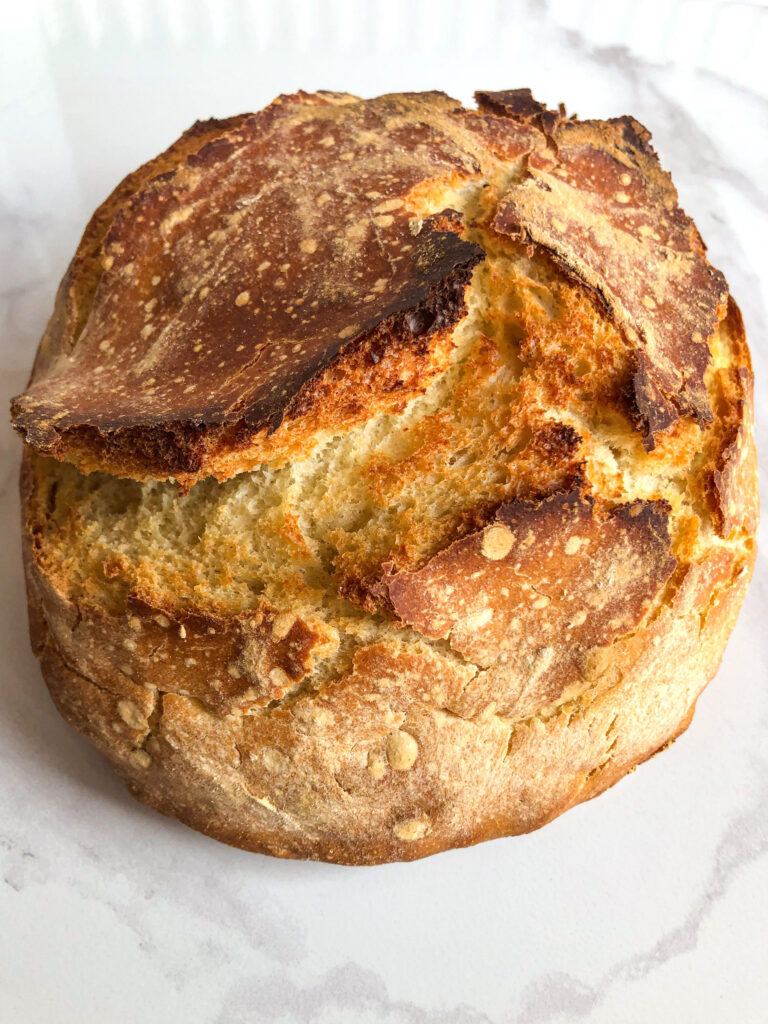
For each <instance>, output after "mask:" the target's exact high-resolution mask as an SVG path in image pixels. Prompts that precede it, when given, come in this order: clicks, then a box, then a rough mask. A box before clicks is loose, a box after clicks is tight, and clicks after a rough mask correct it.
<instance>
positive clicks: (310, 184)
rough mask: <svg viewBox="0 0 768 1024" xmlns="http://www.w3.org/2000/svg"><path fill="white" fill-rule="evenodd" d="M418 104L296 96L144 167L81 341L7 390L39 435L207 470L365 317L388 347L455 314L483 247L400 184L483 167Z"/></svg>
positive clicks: (55, 442)
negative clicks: (179, 160) (417, 205)
mask: <svg viewBox="0 0 768 1024" xmlns="http://www.w3.org/2000/svg"><path fill="white" fill-rule="evenodd" d="M429 101H430V102H431V103H435V102H437V98H436V97H430V98H429ZM423 102H424V101H423V100H420V99H418V98H417V99H411V100H409V99H408V98H405V97H389V98H388V97H384V98H382V99H381V100H377V101H371V102H368V103H362V102H346V103H342V102H338V99H337V98H334V97H328V96H317V97H308V96H305V95H300V96H297V97H286V98H283V99H282V100H281V101H280V102H278V103H276V104H273V105H272V106H271V107H269V108H267V110H265V111H262V112H261V113H259V114H256V115H253V116H251V117H249V118H247V119H245V120H244V121H242V122H241V123H238V124H236V125H235V126H234V127H233V128H232V129H231V130H229V131H222V133H221V135H220V136H219V137H217V138H214V139H212V140H211V139H209V140H208V141H207V142H206V143H205V145H203V147H202V149H200V150H199V152H196V153H195V152H193V153H192V154H191V155H188V156H187V158H186V160H185V161H184V162H183V164H181V165H180V166H179V167H177V168H175V169H174V170H171V171H168V172H166V173H163V174H161V175H159V176H158V177H155V178H153V179H151V180H150V181H148V182H146V183H144V184H143V187H141V188H140V189H139V190H138V191H137V192H136V193H135V194H133V195H131V196H130V198H128V200H127V201H125V202H124V203H123V204H122V205H121V206H120V207H119V208H118V211H117V213H116V215H115V216H114V220H113V221H112V225H111V227H110V229H109V231H108V233H107V235H106V238H105V240H104V246H103V250H102V252H101V262H102V266H103V272H102V273H101V274H100V275H99V276H98V282H97V284H96V287H95V291H94V293H93V296H92V303H91V305H90V308H89V309H88V311H87V316H85V315H84V317H79V318H78V319H84V322H83V327H82V330H81V331H80V332H79V333H78V334H77V336H76V339H75V341H74V347H72V348H71V351H70V352H67V353H62V354H61V356H60V358H58V359H54V361H53V362H52V363H51V364H50V365H48V366H47V367H46V373H45V375H44V376H43V377H40V378H38V379H36V380H35V382H34V383H33V384H32V385H31V386H30V388H29V390H28V391H27V392H26V394H24V395H22V396H20V397H19V398H17V399H16V400H15V401H14V404H13V417H14V420H15V425H16V427H17V429H18V430H19V431H20V433H22V435H23V436H24V437H25V439H26V440H27V441H28V443H30V444H31V445H32V446H33V447H35V448H36V449H37V450H38V451H40V452H44V453H46V454H53V455H57V456H59V457H65V456H66V451H67V448H68V447H73V448H78V447H79V448H88V447H90V448H93V449H94V450H95V452H96V457H97V458H99V457H102V456H103V457H104V459H105V460H106V461H107V462H112V463H114V462H115V461H117V460H118V456H119V454H120V453H121V452H123V453H126V455H127V460H126V461H127V462H128V463H129V464H131V463H132V464H133V465H134V466H135V467H136V469H137V475H141V468H142V466H143V468H144V470H145V473H146V472H151V473H154V474H156V475H163V476H165V475H169V474H170V475H173V474H182V475H184V474H196V473H198V472H199V471H201V469H202V468H203V464H204V461H205V459H206V457H207V456H208V455H209V453H211V452H212V451H215V450H216V449H217V448H218V447H219V446H221V445H225V446H226V445H228V444H231V443H232V442H233V441H235V443H237V442H238V441H240V439H241V438H242V434H243V431H246V432H248V433H249V434H250V435H253V434H256V433H258V432H259V431H261V430H263V429H267V430H274V429H275V428H276V426H277V425H278V424H279V423H280V422H281V421H282V419H283V416H284V415H285V413H286V410H287V408H288V407H289V405H290V404H291V402H292V401H294V400H295V399H296V398H297V396H298V395H299V393H300V391H301V388H302V386H303V385H304V384H305V383H306V382H307V381H309V380H311V379H312V377H313V376H315V375H316V374H317V373H318V372H320V371H321V370H322V369H323V368H324V367H326V366H327V365H328V364H329V363H330V362H331V361H332V360H333V359H334V357H335V356H336V355H337V354H338V353H339V351H340V350H341V349H342V348H344V347H346V346H349V345H350V344H354V343H355V342H357V343H363V342H364V340H365V339H366V338H367V335H368V334H369V332H371V331H372V330H376V329H377V328H378V341H379V344H380V345H381V346H384V345H386V344H387V343H388V341H389V339H390V337H391V339H392V341H393V342H397V341H398V340H401V337H402V335H403V334H404V333H406V332H407V333H409V334H410V335H412V336H414V337H419V338H422V339H423V337H424V336H427V337H428V336H430V335H431V334H433V333H435V332H437V331H438V330H440V329H441V328H445V327H446V326H447V325H452V324H453V323H454V322H455V320H456V319H457V318H458V317H460V316H461V315H462V314H463V311H464V305H463V285H464V284H465V283H466V281H467V279H468V276H469V271H470V270H471V267H472V266H473V265H474V263H476V262H477V261H478V260H479V259H480V258H481V257H482V251H481V250H480V249H479V248H478V247H477V246H475V245H473V244H471V243H468V242H464V241H462V240H461V239H460V238H458V237H457V236H456V234H455V233H454V232H455V231H456V230H457V229H458V228H459V227H460V223H457V222H456V219H455V218H451V217H443V218H442V219H441V221H440V224H439V226H438V225H435V224H432V223H430V222H429V221H427V222H425V223H424V224H423V226H422V225H420V226H419V228H418V229H417V228H415V227H414V225H413V223H412V215H411V214H410V213H409V212H408V210H407V209H406V207H405V205H404V200H405V197H406V196H407V194H408V192H409V191H410V190H411V189H412V188H414V187H415V186H417V185H423V184H424V182H425V180H426V181H428V180H431V179H432V178H434V179H436V180H439V179H441V178H443V179H445V180H452V179H453V177H454V176H456V175H458V176H460V177H461V176H465V177H466V176H467V175H471V174H475V173H476V172H477V170H478V167H477V164H476V161H475V160H474V158H473V157H472V155H471V154H469V153H467V152H465V151H464V150H462V149H461V148H460V147H459V146H458V145H457V144H456V142H454V141H453V140H451V139H450V138H449V137H448V136H447V135H445V134H444V133H443V132H442V131H441V130H440V129H439V128H438V127H436V126H435V125H430V124H428V123H426V121H422V120H421V119H420V118H419V116H418V113H419V110H420V105H421V104H423ZM310 168H311V174H310V173H309V169H310Z"/></svg>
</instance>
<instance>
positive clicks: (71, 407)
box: [12, 90, 757, 864]
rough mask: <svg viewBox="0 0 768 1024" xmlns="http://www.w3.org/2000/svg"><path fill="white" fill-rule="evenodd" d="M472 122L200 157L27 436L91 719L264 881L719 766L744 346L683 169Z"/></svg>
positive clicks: (60, 313)
mask: <svg viewBox="0 0 768 1024" xmlns="http://www.w3.org/2000/svg"><path fill="white" fill-rule="evenodd" d="M476 98H477V104H478V106H477V109H465V108H463V107H462V106H460V105H459V104H458V103H457V102H456V101H455V100H452V99H450V98H449V97H447V96H445V95H444V94H442V93H424V94H406V95H396V96H384V97H381V98H379V99H375V100H360V99H357V98H356V97H353V96H348V95H341V94H336V93H317V94H312V95H310V94H306V93H299V94H297V95H295V96H285V97H281V98H279V99H278V100H276V101H275V102H274V103H273V104H271V105H270V106H269V107H267V108H266V109H265V110H264V111H262V112H261V113H258V114H251V115H243V116H241V117H234V118H231V119H230V120H228V121H209V122H206V123H203V124H196V125H195V126H194V127H193V128H192V129H191V130H190V131H188V132H187V133H186V134H185V135H184V136H182V138H181V139H180V140H179V141H178V142H176V143H175V144H174V145H173V146H172V147H171V148H170V149H169V150H167V151H166V152H165V153H163V154H162V155H161V156H159V157H158V158H157V159H155V160H153V161H151V162H150V163H149V164H147V165H145V166H144V167H142V168H141V169H140V170H138V171H136V172H135V173H134V174H132V175H130V176H129V177H128V178H126V180H125V181H124V182H123V183H122V184H121V185H119V186H118V188H117V189H116V191H115V192H114V193H113V194H112V195H111V196H110V198H109V199H108V200H107V201H106V202H105V203H104V204H103V205H102V206H101V207H100V208H99V209H98V210H97V211H96V213H95V214H94V216H93V218H92V220H91V222H90V223H89V225H88V227H87V228H86V231H85V235H84V237H83V240H82V242H81V244H80V247H79V248H78V251H77V253H76V254H75V257H74V259H73V261H72V263H71V265H70V267H69V269H68V271H67V273H66V275H65V277H64V280H63V282H62V285H61V288H60V290H59V294H58V297H57V300H56V304H55V308H54V312H53V315H52V317H51V320H50V322H49V324H48V327H47V329H46V332H45V335H44V337H43V340H42V342H41V345H40V348H39V351H38V354H37V359H36V362H35V367H34V371H33V375H32V379H31V382H30V385H29V387H28V389H27V391H26V392H25V393H24V394H23V395H21V396H19V397H18V398H17V399H15V400H14V403H13V410H12V412H13V419H14V423H15V426H16V428H17V430H18V431H19V433H20V434H21V436H22V437H23V439H24V441H25V445H24V449H25V451H24V463H23V472H22V489H23V505H24V516H25V531H24V550H25V561H26V571H27V582H28V589H29V606H30V618H31V629H32V636H33V642H34V646H35V649H36V651H37V652H38V653H39V655H40V657H41V659H42V666H43V673H44V675H45V679H46V681H47V684H48V686H49V688H50V691H51V694H52V696H53V699H54V701H55V702H56V705H57V707H58V708H59V710H60V711H61V713H62V714H63V716H64V717H65V718H66V719H67V721H68V722H70V723H71V724H72V725H73V726H74V727H75V728H76V729H78V730H80V731H81V732H82V733H84V734H85V735H86V736H87V737H88V738H89V739H90V740H91V741H92V742H93V743H95V744H96V746H97V747H98V748H99V749H100V750H101V751H102V752H103V753H104V754H105V755H106V756H107V757H108V758H109V759H110V761H111V762H112V763H113V764H114V765H115V767H116V768H117V769H118V771H119V772H120V773H121V774H122V775H123V776H124V778H125V779H126V781H127V783H128V786H129V788H130V791H131V792H132V793H133V794H134V795H135V796H137V797H138V798H139V799H140V800H142V801H144V802H145V803H147V804H150V805H151V806H153V807H155V808H157V809H158V810H160V811H162V812H164V813H166V814H170V815H174V816H175V817H177V818H179V819H180V820H181V821H183V822H185V823H186V824H188V825H191V826H192V827H193V828H196V829H199V830H200V831H202V832H205V833H207V834H208V835H211V836H214V837H216V838H217V839H220V840H223V841H225V842H228V843H232V844H234V845H237V846H241V847H245V848H247V849H250V850H255V851H260V852H264V853H270V854H275V855H278V856H284V857H312V858H319V859H324V860H330V861H337V862H341V863H348V864H370V863H378V862H382V861H390V860H408V859H412V858H417V857H423V856H425V855H427V854H431V853H435V852H437V851H440V850H444V849H447V848H449V847H455V846H464V845H467V844H470V843H476V842H479V841H480V840H484V839H490V838H493V837H496V836H505V835H511V834H514V833H520V832H526V831H529V830H531V829H534V828H537V827H539V826H540V825H542V824H544V823H545V822H547V821H549V820H550V819H552V818H554V817H555V816H556V815H558V814H560V813H561V812H562V811H564V810H566V809H567V808H568V807H571V806H572V805H574V804H576V803H578V802H579V801H582V800H586V799H588V798H590V797H592V796H595V795H596V794H597V793H600V792H601V791H602V790H604V789H605V788H606V787H608V786H610V785H612V784H613V783H614V782H616V781H617V780H618V779H619V778H620V777H621V776H622V775H624V774H625V773H626V772H628V771H630V770H631V769H632V768H634V767H635V766H636V765H637V764H638V763H640V762H641V761H643V760H645V759H646V758H648V757H650V756H651V755H652V754H653V753H655V752H656V751H658V750H660V749H661V748H662V747H663V746H664V745H665V744H667V743H669V742H670V741H671V740H673V739H674V738H675V737H676V736H677V735H679V734H680V732H681V731H682V730H683V729H685V727H686V726H687V725H688V723H689V722H690V720H691V717H692V714H693V710H694V706H695V702H696V699H697V697H698V695H699V694H700V692H701V691H702V689H703V687H704V686H705V685H706V683H707V682H708V681H709V680H710V679H711V677H712V676H713V675H714V673H715V671H716V669H717V666H718V664H719V661H720V658H721V656H722V653H723V649H724V647H725V644H726V641H727V638H728V636H729V634H730V632H731V630H732V628H733V625H734V621H735V619H736V616H737V613H738V610H739V607H740V605H741V602H742V600H743V597H744V593H745V589H746V587H747V585H748V582H749V577H750V573H751V570H752V566H753V562H754V534H755V529H756V515H757V495H756V464H755V451H754V442H753V430H752V375H751V369H750V361H749V353H748V350H747V346H746V343H745V339H744V331H743V327H742V322H741V317H740V315H739V312H738V309H737V307H736V305H735V304H734V302H733V300H732V299H731V298H730V297H729V294H728V289H727V285H726V282H725V280H724V278H723V276H722V274H720V273H719V272H718V271H717V270H715V269H714V268H713V267H711V266H710V264H709V263H708V262H707V259H706V256H705V251H704V246H703V244H702V242H701V239H700V237H699V234H698V232H697V231H696V228H695V227H694V225H693V223H692V222H691V221H690V220H689V219H688V217H687V216H686V215H685V214H684V212H683V211H682V210H681V208H680V207H679V205H678V202H677V195H676V192H675V189H674V187H673V185H672V183H671V180H670V178H669V176H668V175H667V174H666V173H665V172H664V171H663V170H662V169H661V168H660V166H659V163H658V160H657V157H656V154H655V153H654V151H653V149H652V148H651V146H650V144H649V134H648V132H647V131H646V130H645V129H644V128H643V127H642V126H641V125H640V124H638V123H637V122H636V121H634V120H633V119H632V118H629V117H622V118H617V119H614V120H610V121H579V120H577V119H575V118H572V117H568V116H566V114H565V112H564V110H563V109H562V108H561V109H560V110H559V111H552V110H548V109H546V108H545V107H543V106H542V105H541V104H539V103H537V102H536V101H535V100H534V99H533V98H532V97H531V94H530V93H529V92H528V91H527V90H516V91H510V92H501V93H487V92H485V93H478V94H477V97H476Z"/></svg>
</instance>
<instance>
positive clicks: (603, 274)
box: [478, 90, 728, 449]
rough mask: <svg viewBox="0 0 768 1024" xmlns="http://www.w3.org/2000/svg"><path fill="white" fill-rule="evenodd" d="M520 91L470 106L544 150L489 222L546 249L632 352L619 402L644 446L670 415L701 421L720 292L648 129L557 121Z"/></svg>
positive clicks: (627, 122)
mask: <svg viewBox="0 0 768 1024" xmlns="http://www.w3.org/2000/svg"><path fill="white" fill-rule="evenodd" d="M521 92H522V93H524V94H525V93H527V90H518V91H517V92H516V93H509V94H506V93H490V94H488V93H481V94H478V100H479V101H480V103H481V105H483V104H484V102H485V104H487V105H488V106H489V108H490V109H493V110H496V111H499V112H503V113H506V114H508V116H510V117H513V118H516V119H522V120H523V121H525V122H526V123H530V122H531V121H533V122H534V123H537V124H539V125H540V127H541V130H542V132H544V133H545V134H546V137H547V141H548V143H549V145H548V147H547V148H546V149H539V150H537V151H536V152H535V153H532V154H531V156H530V158H529V160H528V165H527V169H528V174H527V175H526V177H525V178H523V179H522V180H521V181H518V182H515V183H513V184H512V185H511V187H510V188H509V191H508V192H507V195H506V196H505V197H504V198H503V199H502V200H501V202H500V204H499V207H498V209H497V211H496V214H495V217H494V221H493V224H494V227H495V228H496V229H497V230H498V231H500V232H502V233H505V234H512V235H517V236H519V237H521V238H523V239H527V240H530V241H531V242H533V243H535V244H536V245H537V246H540V247H542V248H543V249H545V250H546V251H548V252H549V253H550V254H551V255H552V256H553V257H554V258H555V259H556V260H557V262H558V265H559V266H560V267H561V268H562V270H563V271H564V272H565V273H566V274H572V275H576V276H577V277H578V278H579V279H580V280H582V281H583V282H584V283H585V284H586V285H587V286H588V287H589V288H590V289H592V291H593V292H594V293H595V296H596V298H597V299H598V300H599V301H600V302H602V303H605V305H606V307H607V308H608V309H609V310H610V312H611V314H612V316H613V317H614V318H615V319H616V322H617V323H618V324H619V326H620V327H621V328H622V330H623V331H624V333H625V334H626V335H627V337H628V339H629V341H630V342H631V343H632V344H633V345H634V346H636V350H637V351H636V356H635V364H636V369H635V372H634V374H633V377H632V381H631V387H630V393H629V398H630V400H631V403H632V407H633V411H634V413H635V415H636V418H637V421H638V425H639V427H640V429H641V430H642V432H643V435H644V438H645V442H646V446H647V447H648V448H649V449H652V448H653V447H654V444H655V435H657V434H658V433H660V432H661V431H663V430H665V429H666V428H667V427H669V426H670V424H671V423H673V422H674V421H675V420H676V419H678V418H679V417H680V416H687V415H690V416H692V417H693V418H694V419H695V421H696V422H698V423H700V424H707V423H710V422H711V420H712V410H711V408H710V406H709V399H708V395H707V391H706V387H705V384H704V373H705V370H706V368H707V364H708V362H709V358H710V356H709V348H708V344H707V343H708V341H709V340H710V339H711V338H712V335H713V333H714V330H715V327H716V326H717V323H718V320H719V319H720V318H721V317H722V316H723V313H724V311H725V303H726V299H727V294H728V289H727V285H726V283H725V278H724V277H723V275H722V274H721V273H720V272H719V271H718V270H715V269H714V268H713V267H712V266H710V264H709V263H708V262H707V259H706V256H705V250H704V245H703V243H702V241H701V238H700V236H699V233H698V231H697V230H696V227H695V225H694V224H693V223H692V221H691V220H689V218H688V217H686V216H685V214H684V212H683V211H682V210H681V208H680V207H679V205H678V203H677V191H676V189H675V188H674V186H673V184H672V180H671V178H670V177H669V175H668V174H667V173H666V172H665V171H663V170H662V169H661V168H660V167H659V164H658V160H657V157H656V153H655V152H654V150H653V148H652V147H651V145H650V141H649V140H650V133H649V132H648V131H647V130H646V129H645V128H644V127H643V126H642V125H641V124H639V123H638V122H637V121H635V120H634V119H633V118H631V117H621V118H614V119H613V120H610V121H585V122H582V123H579V122H576V121H574V120H566V119H564V118H563V117H561V116H559V115H558V114H557V113H555V112H554V111H547V110H546V108H544V107H542V106H541V105H540V104H537V103H536V101H534V100H532V98H531V97H530V93H527V95H522V96H521V95H520V94H521Z"/></svg>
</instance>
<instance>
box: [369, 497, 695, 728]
mask: <svg viewBox="0 0 768 1024" xmlns="http://www.w3.org/2000/svg"><path fill="white" fill-rule="evenodd" d="M667 519H668V508H667V506H666V505H665V503H664V502H644V501H638V502H635V503H633V504H631V505H624V506H621V507H619V508H615V509H613V510H610V511H606V510H601V511H599V512H598V511H596V507H595V504H594V503H593V501H592V499H591V498H589V497H585V496H584V495H583V494H582V493H581V492H580V491H579V490H578V489H574V490H571V491H569V492H567V493H560V494H554V495H552V496H551V497H549V498H546V499H544V500H542V501H538V502H528V501H516V502H509V503H507V504H505V505H502V506H501V508H500V509H499V510H498V512H497V514H496V518H495V520H494V521H493V522H492V523H491V524H489V525H488V526H487V527H486V528H485V529H484V530H483V531H481V532H478V533H475V534H472V535H470V536H467V537H464V538H463V539H461V540H459V541H456V542H455V543H454V544H452V545H451V546H450V547H449V548H447V549H446V550H445V551H442V552H440V553H439V554H438V555H436V556H435V557H434V558H432V559H431V561H430V562H428V563H427V564H426V565H425V566H424V567H423V568H421V569H419V570H418V571H416V572H401V573H397V574H396V575H395V576H394V577H393V578H391V579H390V580H389V581H388V590H389V596H390V600H391V602H392V606H393V607H394V609H395V612H396V613H397V615H398V616H399V617H400V619H401V620H402V621H403V622H405V623H407V624H408V625H410V626H412V627H413V628H414V629H417V630H418V631H419V632H421V633H423V634H424V635H425V636H427V637H430V638H431V639H447V640H448V641H449V643H450V644H451V646H452V647H453V648H454V649H455V650H457V651H458V652H459V653H460V654H462V655H463V656H464V657H465V658H467V659H468V660H469V661H471V662H472V663H473V664H475V665H478V666H480V667H481V668H486V669H493V668H498V669H499V670H500V672H501V674H503V676H504V678H505V679H506V680H507V683H509V680H510V678H511V679H513V680H517V681H518V683H519V687H520V692H518V691H517V690H515V692H514V693H506V692H504V691H505V687H504V686H500V684H499V680H498V679H496V678H492V679H490V680H488V681H487V682H486V685H487V687H488V690H489V692H491V693H493V694H494V696H495V702H496V704H497V706H500V707H501V708H504V707H505V706H506V707H507V708H508V707H509V706H514V708H515V712H516V713H521V707H522V709H523V712H524V711H525V708H527V707H529V706H530V707H534V708H535V707H540V706H541V705H542V704H544V703H546V702H547V701H548V700H551V699H554V698H555V697H556V696H558V695H559V694H560V693H562V692H563V691H564V690H565V689H566V687H568V686H569V685H571V684H572V683H574V682H575V680H576V679H577V678H578V673H579V671H580V669H582V668H583V664H584V659H585V657H586V654H587V653H588V652H589V651H590V650H592V649H593V648H596V647H602V646H605V645H606V644H609V643H611V642H612V641H613V640H615V639H616V638H617V637H619V636H622V635H625V634H627V633H629V632H631V631H632V630H633V629H635V628H636V627H637V626H638V624H639V623H640V622H641V620H642V619H643V617H644V616H645V615H646V614H647V612H648V611H649V609H650V608H651V606H652V604H653V602H654V601H655V600H656V598H657V597H658V596H659V594H660V593H661V591H662V589H663V588H664V586H665V584H666V582H667V580H668V579H669V578H670V576H671V575H672V573H673V571H674V569H675V566H676V560H675V558H674V556H673V555H672V552H671V544H670V538H669V534H668V529H667ZM475 685H477V684H475ZM511 689H512V690H514V689H515V688H514V686H513V687H511ZM522 691H524V693H523V692H522Z"/></svg>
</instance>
